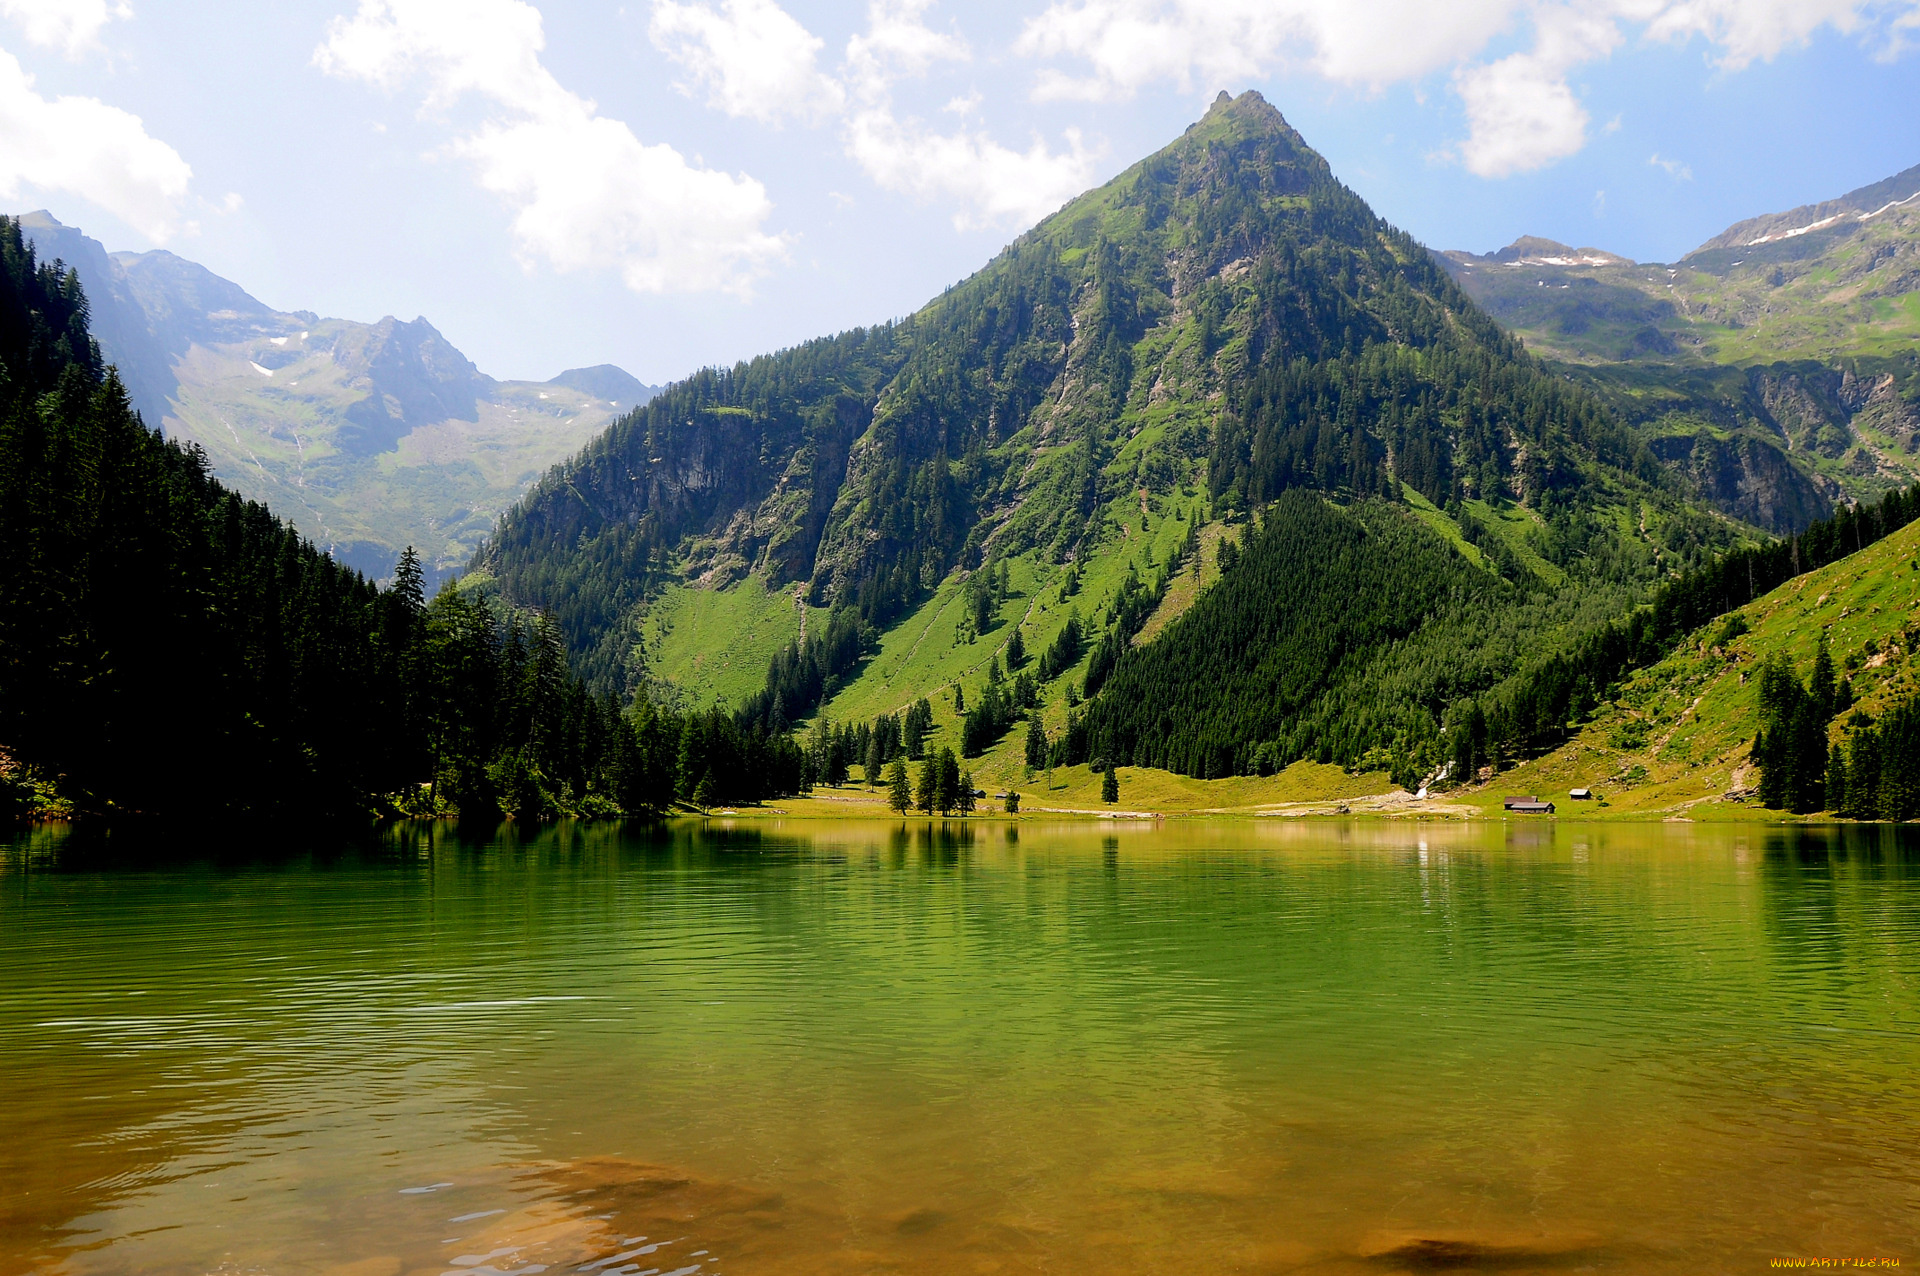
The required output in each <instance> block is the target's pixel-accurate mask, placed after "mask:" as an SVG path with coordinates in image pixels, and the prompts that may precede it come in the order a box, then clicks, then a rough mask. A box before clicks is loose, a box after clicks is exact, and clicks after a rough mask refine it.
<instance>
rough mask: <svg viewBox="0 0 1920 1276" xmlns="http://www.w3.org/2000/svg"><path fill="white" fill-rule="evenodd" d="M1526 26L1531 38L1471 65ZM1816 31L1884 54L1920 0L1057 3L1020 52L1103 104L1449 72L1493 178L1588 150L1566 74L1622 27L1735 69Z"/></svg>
mask: <svg viewBox="0 0 1920 1276" xmlns="http://www.w3.org/2000/svg"><path fill="white" fill-rule="evenodd" d="M1529 22H1530V24H1531V27H1532V35H1533V40H1532V45H1531V47H1529V48H1526V49H1523V50H1521V51H1520V52H1517V53H1512V54H1508V55H1507V56H1505V57H1500V58H1497V59H1495V60H1493V61H1490V62H1476V61H1475V59H1478V58H1481V57H1483V56H1485V54H1486V53H1487V51H1488V49H1489V47H1490V46H1492V45H1493V44H1494V43H1495V42H1496V41H1499V40H1502V39H1503V38H1506V37H1509V36H1511V35H1513V34H1515V33H1516V31H1517V30H1519V29H1521V28H1523V27H1524V25H1525V24H1527V23H1529ZM1823 27H1832V28H1833V29H1835V30H1837V31H1839V32H1841V33H1843V34H1851V33H1859V34H1861V35H1862V36H1863V37H1866V36H1869V35H1872V34H1875V33H1884V39H1883V40H1882V48H1881V55H1882V56H1884V57H1892V56H1896V55H1897V54H1898V53H1900V52H1901V51H1903V50H1904V49H1905V48H1906V47H1907V45H1908V41H1907V36H1908V34H1909V33H1911V32H1913V31H1916V30H1920V0H1563V2H1561V3H1552V2H1550V0H1448V2H1447V3H1433V2H1432V0H1053V2H1052V3H1051V4H1050V5H1049V6H1048V7H1047V8H1046V9H1045V10H1044V11H1042V12H1041V13H1039V14H1037V15H1035V16H1034V17H1032V18H1030V19H1028V21H1027V23H1026V25H1025V27H1024V29H1023V30H1022V32H1021V35H1020V38H1019V40H1018V41H1017V42H1016V45H1015V49H1016V51H1017V52H1019V53H1021V54H1023V55H1025V56H1027V57H1031V58H1034V59H1038V60H1041V61H1043V62H1045V63H1048V65H1043V66H1041V67H1040V68H1039V69H1038V71H1037V74H1036V77H1035V87H1034V96H1035V97H1036V98H1039V99H1042V100H1045V99H1060V98H1073V99H1083V100H1089V101H1107V100H1113V99H1117V98H1124V97H1127V96H1129V95H1131V94H1133V93H1135V92H1137V91H1139V90H1140V89H1141V88H1144V87H1145V86H1147V85H1149V84H1154V83H1170V84H1174V85H1176V86H1178V87H1180V88H1182V89H1194V88H1198V89H1202V90H1206V91H1208V92H1211V91H1212V90H1213V89H1215V88H1219V87H1225V86H1227V85H1229V84H1231V83H1232V82H1234V81H1239V80H1245V79H1249V78H1254V77H1259V76H1263V75H1267V74H1271V73H1272V72H1274V71H1276V70H1281V69H1284V68H1287V67H1292V66H1298V67H1301V68H1304V69H1306V70H1310V71H1312V72H1314V73H1316V74H1318V75H1320V76H1322V77H1324V78H1326V79H1328V80H1332V81H1335V82H1338V83H1345V84H1353V85H1358V86H1363V87H1366V88H1372V89H1377V88H1380V87H1383V86H1386V85H1389V84H1396V83H1406V82H1416V81H1419V80H1421V79H1424V78H1425V77H1426V76H1428V75H1430V74H1433V73H1434V72H1437V71H1443V70H1448V71H1450V72H1451V81H1452V84H1453V88H1454V90H1455V92H1456V93H1457V94H1458V95H1459V97H1460V99H1461V102H1462V104H1463V105H1464V107H1465V109H1466V115H1467V122H1468V127H1469V135H1468V137H1467V138H1466V140H1465V141H1463V142H1461V143H1460V144H1459V145H1458V146H1457V147H1456V148H1455V149H1454V152H1453V153H1454V154H1455V156H1456V157H1457V158H1458V159H1459V160H1460V161H1461V162H1462V163H1464V164H1465V165H1466V166H1467V168H1468V169H1470V170H1471V171H1473V172H1475V173H1479V174H1482V175H1484V176H1489V177H1494V176H1504V175H1507V174H1510V173H1517V172H1523V171H1526V170H1528V169H1533V168H1539V167H1541V166H1543V165H1546V164H1551V163H1553V162H1554V161H1556V160H1559V159H1562V158H1565V157H1566V156H1568V155H1571V154H1573V153H1574V152H1576V151H1578V150H1579V149H1580V148H1581V147H1582V146H1584V145H1585V143H1586V136H1587V126H1588V123H1589V121H1588V117H1587V112H1586V109H1585V108H1584V107H1583V106H1582V105H1581V103H1580V101H1579V99H1578V98H1577V97H1576V95H1575V94H1574V92H1573V89H1572V87H1571V85H1570V84H1569V82H1568V76H1569V74H1570V73H1571V72H1572V70H1573V69H1574V68H1575V67H1576V66H1579V65H1580V64H1582V63H1585V62H1588V61H1591V60H1593V59H1596V58H1602V57H1605V56H1607V55H1608V54H1609V53H1611V52H1612V51H1613V50H1614V49H1615V48H1616V47H1618V46H1619V45H1620V43H1622V42H1623V41H1624V39H1625V38H1626V35H1627V32H1628V31H1629V30H1632V29H1635V28H1637V29H1638V30H1639V32H1640V33H1641V34H1642V35H1643V36H1645V37H1646V38H1648V39H1654V40H1686V39H1691V38H1693V37H1696V36H1698V37H1701V38H1703V39H1705V40H1706V41H1707V42H1708V43H1709V44H1710V46H1711V47H1712V48H1713V50H1714V53H1715V57H1716V60H1717V61H1718V62H1719V63H1720V64H1721V65H1722V66H1725V67H1727V68H1729V69H1738V68H1741V67H1744V66H1747V65H1749V64H1750V63H1752V62H1754V61H1756V60H1767V59H1771V58H1773V57H1776V56H1778V55H1779V54H1780V53H1781V52H1782V51H1783V50H1785V49H1787V48H1789V47H1792V46H1794V45H1797V44H1800V43H1803V42H1805V41H1806V40H1807V39H1808V38H1809V37H1811V36H1812V35H1813V34H1814V33H1815V32H1817V31H1819V30H1820V29H1821V28H1823ZM1061 62H1067V63H1069V64H1077V65H1069V66H1066V67H1063V66H1061V65H1058V64H1059V63H1061Z"/></svg>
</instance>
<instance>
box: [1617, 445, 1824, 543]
mask: <svg viewBox="0 0 1920 1276" xmlns="http://www.w3.org/2000/svg"><path fill="white" fill-rule="evenodd" d="M1649 446H1650V448H1651V449H1652V451H1653V453H1654V455H1655V456H1657V457H1659V458H1660V460H1661V461H1662V462H1663V463H1665V464H1666V465H1668V466H1669V467H1670V468H1672V469H1674V470H1676V471H1678V472H1679V473H1682V474H1685V475H1686V476H1687V477H1688V479H1689V480H1691V482H1692V483H1693V485H1694V487H1695V489H1696V490H1697V491H1698V492H1699V493H1700V495H1701V497H1702V498H1704V499H1705V500H1707V501H1709V502H1710V503H1711V504H1712V505H1713V507H1714V508H1715V509H1717V510H1720V511H1721V512H1722V513H1725V514H1729V515H1731V516H1732V517H1734V518H1737V519H1740V520H1741V521H1742V522H1745V523H1750V524H1752V525H1753V526H1755V527H1764V528H1766V529H1768V530H1770V531H1780V532H1791V531H1795V530H1798V529H1800V528H1804V527H1806V526H1807V525H1808V524H1810V523H1813V522H1816V521H1817V520H1819V519H1822V518H1825V517H1826V516H1827V514H1828V512H1829V511H1830V510H1831V508H1832V505H1833V501H1832V498H1831V495H1830V493H1829V491H1827V490H1825V489H1823V487H1822V485H1820V484H1819V483H1817V482H1815V481H1814V480H1813V479H1811V478H1809V477H1808V476H1807V475H1806V474H1805V473H1803V472H1802V471H1801V470H1799V469H1797V468H1796V467H1795V466H1794V465H1793V464H1792V463H1791V462H1790V461H1789V460H1788V459H1787V457H1786V456H1785V455H1784V454H1783V453H1782V452H1781V451H1780V449H1779V448H1777V447H1774V446H1772V445H1770V444H1768V443H1767V442H1766V441H1765V440H1763V439H1758V438H1754V437H1753V436H1752V435H1748V434H1739V435H1734V436H1732V437H1722V436H1719V435H1716V434H1714V433H1713V432H1712V431H1710V430H1701V431H1700V432H1699V433H1698V434H1695V435H1692V436H1688V435H1667V436H1663V437H1660V438H1656V439H1654V440H1653V441H1652V442H1651V443H1650V444H1649Z"/></svg>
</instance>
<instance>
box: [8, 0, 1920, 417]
mask: <svg viewBox="0 0 1920 1276" xmlns="http://www.w3.org/2000/svg"><path fill="white" fill-rule="evenodd" d="M1223 88H1225V89H1228V90H1230V91H1232V92H1236V93H1237V92H1240V91H1242V90H1244V89H1247V88H1255V89H1258V90H1260V92H1261V93H1263V94H1264V95H1265V96H1266V97H1267V98H1268V99H1269V100H1271V101H1272V102H1273V103H1274V104H1275V105H1276V106H1278V107H1279V108H1280V109H1281V110H1282V111H1283V112H1284V113H1285V114H1286V115H1287V117H1288V119H1289V120H1291V121H1292V122H1293V123H1294V125H1295V126H1296V127H1297V128H1299V129H1300V131H1301V132H1302V133H1303V134H1304V135H1305V136H1306V138H1307V140H1308V141H1309V142H1310V143H1311V144H1312V145H1314V146H1315V147H1316V148H1318V149H1319V150H1320V151H1321V152H1322V153H1324V154H1325V155H1326V156H1327V157H1328V159H1329V160H1330V161H1331V162H1332V164H1333V166H1334V169H1335V171H1336V172H1337V173H1339V174H1340V175H1341V176H1342V177H1343V178H1344V179H1345V180H1346V181H1347V182H1348V183H1349V184H1350V185H1351V186H1353V187H1354V188H1355V189H1356V190H1358V191H1359V192H1360V194H1361V195H1363V196H1364V197H1365V198H1367V199H1368V200H1369V201H1371V202H1372V203H1373V205H1374V207H1375V208H1376V209H1377V210H1378V211H1379V212H1380V213H1381V214H1382V215H1383V216H1385V217H1387V218H1388V219H1389V220H1391V221H1393V222H1396V223H1397V224H1399V225H1401V226H1403V227H1405V228H1407V229H1408V230H1410V231H1412V232H1413V233H1414V234H1415V235H1417V236H1418V237H1419V238H1421V239H1422V240H1424V241H1425V242H1427V243H1429V244H1431V245H1433V246H1435V247H1443V248H1450V247H1464V248H1470V249H1474V250H1476V251H1486V250H1490V249H1493V248H1497V247H1499V246H1501V245H1503V244H1505V243H1507V242H1509V241H1510V240H1512V239H1513V238H1515V237H1516V236H1518V235H1521V234H1540V235H1546V236H1549V237H1552V238H1556V239H1561V240H1565V241H1568V242H1570V243H1573V244H1576V245H1585V244H1593V245H1596V246H1599V247H1603V248H1607V249H1610V250H1612V251H1615V252H1620V253H1624V254H1626V255H1628V256H1632V257H1635V258H1638V259H1640V260H1671V259H1673V258H1675V257H1678V256H1679V255H1681V254H1682V253H1684V252H1686V251H1687V250H1688V249H1689V248H1691V247H1693V246H1694V245H1696V244H1698V243H1699V242H1700V241H1702V240H1704V239H1706V238H1708V237H1710V236H1711V235H1713V234H1715V233H1716V232H1718V231H1719V230H1721V229H1722V228H1724V227H1725V226H1726V225H1727V224H1729V223H1731V222H1733V221H1736V220H1739V219H1741V218H1743V217H1747V216H1751V215H1754V214H1757V213H1761V212H1769V211H1777V210H1781V209H1785V208H1788V207H1792V206H1794V205H1797V204H1802V203H1807V202H1812V201H1815V200H1819V199H1822V198H1827V197H1830V196H1833V195H1837V194H1840V193H1842V192H1844V191H1846V190H1849V189H1851V188H1853V187H1856V186H1860V185H1864V184H1866V183H1869V182H1872V181H1876V180H1878V179H1880V178H1883V177H1886V176H1889V175H1891V174H1893V173H1894V172H1896V171H1899V170H1901V169H1904V168H1907V167H1909V166H1911V165H1914V164H1920V0H1888V2H1884V3H1882V2H1876V0H1597V2H1594V3H1572V4H1567V3H1557V4H1556V3H1526V2H1524V0H1452V2H1451V3H1448V4H1445V5H1437V4H1433V3H1431V2H1430V0H1024V2H1021V3H1014V2H1012V0H978V2H976V3H971V4H967V5H964V6H963V5H958V4H952V3H941V2H937V0H876V2H875V3H872V4H828V3H809V2H804V0H785V2H784V3H776V0H628V2H627V3H624V4H619V3H593V2H589V0H279V2H278V3H276V4H274V5H270V6H266V5H258V4H239V3H232V2H229V0H203V2H201V3H196V4H192V5H175V6H170V7H169V6H161V5H157V4H156V5H151V6H149V5H147V4H144V3H141V0H129V2H128V3H119V2H118V0H0V207H5V208H8V209H10V210H12V211H25V210H28V209H31V208H38V207H46V208H49V209H50V210H52V212H53V213H54V215H55V216H57V217H59V218H60V219H61V220H62V221H66V222H69V223H71V224H74V225H78V226H81V227H83V228H85V229H86V230H87V231H89V232H90V233H92V234H93V235H95V236H96V237H97V238H100V239H102V240H104V241H105V242H106V244H107V246H108V247H109V248H111V249H145V248H149V247H154V246H164V247H167V248H169V249H171V250H173V251H175V252H178V253H180V254H181V255H183V256H186V257H189V258H192V259H194V260H197V261H200V262H203V263H205V264H206V265H207V266H209V267H211V268H212V269H214V270H215V271H217V272H218V273H220V274H223V275H225V276H227V277H229V278H231V279H233V280H235V281H236V282H238V283H240V284H242V285H243V286H245V287H246V288H248V289H249V290H250V291H252V292H253V293H255V294H256V295H257V296H259V297H260V298H261V299H262V300H264V301H266V302H268V303H269V304H271V305H275V306H279V307H281V308H284V309H296V308H298V309H311V310H316V311H319V312H321V313H323V314H329V315H340V316H345V317H348V318H355V319H363V320H372V319H377V318H379V317H380V316H381V315H384V314H396V315H399V316H400V317H402V318H411V317H413V316H415V315H425V316H426V317H427V318H429V319H430V320H432V321H433V322H434V323H435V324H436V325H437V326H438V327H439V328H440V329H441V330H442V331H443V332H445V333H446V334H447V335H448V336H449V337H450V338H451V339H452V340H453V341H454V342H455V343H456V344H457V345H459V346H460V347H461V348H462V349H463V350H465V351H466V352H467V353H468V354H469V355H470V356H471V357H472V358H473V359H474V360H475V361H476V362H477V363H479V365H480V366H481V367H482V368H483V369H484V370H486V371H488V372H490V373H492V374H494V375H496V376H501V377H546V376H550V375H552V374H554V373H555V372H558V371H559V370H561V369H562V368H566V367H572V366H579V365H584V364H591V363H600V362H613V363H618V364H620V365H622V366H623V367H626V368H627V369H628V370H630V371H632V372H633V373H635V374H636V375H638V376H640V377H641V378H642V379H644V380H648V381H655V382H658V381H665V380H668V379H671V378H674V377H678V376H681V375H684V374H685V373H686V372H688V371H690V370H691V369H693V368H695V367H697V366H699V365H701V364H704V363H714V362H729V361H731V360H734V359H737V358H742V357H747V356H751V355H753V354H756V353H760V352H763V351H766V350H770V349H774V348H777V347H779V346H782V345H787V344H791V343H793V342H795V341H800V340H804V339H806V338H808V337H810V336H815V335H819V334H822V333H826V332H831V331H836V330H839V329H842V328H845V327H848V326H852V325H855V324H861V323H868V322H874V321H878V320H882V319H886V318H889V317H892V316H897V315H901V314H905V313H907V312H909V311H911V310H913V309H914V308H916V307H917V306H918V305H919V304H921V303H922V302H924V301H925V300H927V299H928V298H929V297H931V296H933V295H935V294H937V293H938V292H939V291H940V289H941V288H943V287H945V286H946V285H947V284H949V283H951V282H953V281H954V280H956V279H959V278H962V277H964V276H965V275H967V274H968V273H970V272H971V271H973V270H974V269H976V268H978V267H979V266H980V265H981V264H982V263H984V262H985V261H986V260H987V259H988V258H989V257H991V256H992V255H993V253H994V252H995V251H996V250H997V249H998V248H999V247H1000V246H1001V245H1002V244H1004V243H1005V242H1006V241H1007V240H1008V239H1009V238H1011V237H1012V236H1013V235H1014V234H1016V233H1018V231H1019V230H1021V229H1023V228H1024V227H1025V226H1028V225H1031V224H1032V222H1033V221H1034V220H1036V219H1037V218H1038V217H1039V216H1041V215H1043V214H1044V212H1045V211H1047V210H1048V209H1050V208H1052V207H1055V206H1057V205H1058V204H1059V203H1060V202H1062V201H1063V200H1064V199H1065V198H1066V197H1067V196H1068V195H1070V194H1072V193H1073V192H1075V191H1077V190H1079V189H1081V188H1083V187H1084V186H1086V185H1089V184H1096V183H1098V182H1100V181H1104V180H1105V179H1107V178H1109V177H1111V176H1113V175H1114V174H1115V173H1117V172H1119V171H1121V170H1122V169H1124V168H1125V167H1126V166H1128V165H1129V164H1131V163H1133V162H1134V161H1135V160H1137V159H1139V158H1140V157H1142V156H1143V155H1146V154H1148V153H1149V152H1151V151H1153V150H1155V149H1157V148H1158V147H1160V146H1162V145H1164V144H1165V143H1166V142H1168V141H1169V140H1171V139H1172V138H1173V137H1174V136H1176V135H1177V134H1178V133H1179V132H1180V130H1181V129H1183V128H1184V127H1185V126H1186V125H1187V124H1188V123H1190V122H1191V121H1192V120H1193V119H1194V118H1196V117H1197V116H1198V115H1199V114H1200V113H1201V112H1202V111H1203V110H1204V109H1205V106H1206V103H1207V101H1208V100H1209V99H1211V97H1212V96H1213V95H1214V94H1215V93H1216V92H1218V91H1219V90H1220V89H1223Z"/></svg>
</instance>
